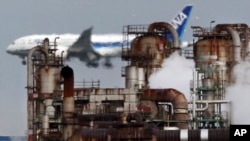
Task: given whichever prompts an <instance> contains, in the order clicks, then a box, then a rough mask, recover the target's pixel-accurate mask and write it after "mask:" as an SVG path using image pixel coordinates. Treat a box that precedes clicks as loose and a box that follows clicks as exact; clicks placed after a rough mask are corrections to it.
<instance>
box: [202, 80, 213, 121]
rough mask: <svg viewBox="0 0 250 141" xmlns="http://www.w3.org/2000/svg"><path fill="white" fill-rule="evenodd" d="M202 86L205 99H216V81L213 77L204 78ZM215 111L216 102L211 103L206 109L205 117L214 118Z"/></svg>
mask: <svg viewBox="0 0 250 141" xmlns="http://www.w3.org/2000/svg"><path fill="white" fill-rule="evenodd" d="M202 87H203V89H204V91H203V93H202V97H203V100H208V101H211V100H215V93H214V89H213V88H215V81H214V79H211V78H204V79H202ZM214 111H215V105H214V104H209V105H208V109H207V110H206V111H205V115H204V116H205V118H212V116H213V114H214Z"/></svg>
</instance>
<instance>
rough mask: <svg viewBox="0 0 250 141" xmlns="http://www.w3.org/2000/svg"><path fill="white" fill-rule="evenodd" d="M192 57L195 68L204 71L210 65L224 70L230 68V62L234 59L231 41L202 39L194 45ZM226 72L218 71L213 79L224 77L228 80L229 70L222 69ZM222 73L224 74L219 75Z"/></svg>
mask: <svg viewBox="0 0 250 141" xmlns="http://www.w3.org/2000/svg"><path fill="white" fill-rule="evenodd" d="M194 58H195V64H196V68H199V69H200V70H201V71H205V70H207V69H208V67H210V66H211V65H214V66H217V68H219V69H221V68H223V69H224V70H229V69H231V67H230V63H231V62H232V61H233V60H234V52H233V42H232V40H226V39H203V40H199V41H197V42H196V43H195V45H194ZM224 72H225V73H226V74H222V73H218V74H217V75H214V76H213V77H214V79H216V80H218V79H221V78H222V77H224V79H225V80H226V81H230V70H229V71H224ZM221 75H224V76H221Z"/></svg>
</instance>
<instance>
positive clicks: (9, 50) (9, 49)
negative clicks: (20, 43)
mask: <svg viewBox="0 0 250 141" xmlns="http://www.w3.org/2000/svg"><path fill="white" fill-rule="evenodd" d="M6 52H7V53H9V54H12V50H11V46H8V47H7V49H6Z"/></svg>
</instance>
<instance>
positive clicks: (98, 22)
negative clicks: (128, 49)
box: [0, 0, 250, 135]
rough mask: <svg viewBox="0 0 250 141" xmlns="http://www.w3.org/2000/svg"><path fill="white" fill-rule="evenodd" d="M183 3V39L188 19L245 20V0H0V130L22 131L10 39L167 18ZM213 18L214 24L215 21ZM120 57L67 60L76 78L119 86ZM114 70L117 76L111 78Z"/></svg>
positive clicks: (18, 75)
mask: <svg viewBox="0 0 250 141" xmlns="http://www.w3.org/2000/svg"><path fill="white" fill-rule="evenodd" d="M185 4H194V9H193V12H192V18H191V19H190V21H189V24H188V26H187V29H186V33H185V36H184V39H187V40H192V30H191V28H190V26H191V25H199V26H207V27H209V24H210V21H212V20H215V21H216V23H246V24H249V23H250V16H249V14H248V13H249V5H250V1H249V0H240V1H236V0H154V1H153V0H71V1H70V0H40V1H39V0H5V1H4V2H3V1H1V2H0V18H1V25H0V46H1V51H0V56H1V59H0V65H1V69H0V89H1V93H0V96H1V98H0V113H1V114H0V116H1V120H0V135H25V132H26V129H27V116H26V115H27V113H26V110H27V106H26V101H27V97H26V89H25V86H26V85H27V79H26V78H27V72H26V66H23V65H22V64H21V59H20V58H18V57H17V56H12V55H9V54H7V53H6V51H5V49H6V47H7V46H8V44H10V43H11V42H12V41H13V40H14V39H16V38H18V37H21V36H24V35H30V34H39V33H41V34H42V33H44V34H45V33H48V34H49V33H58V34H62V33H76V34H78V33H81V32H82V31H83V30H84V29H86V28H88V27H90V26H94V29H93V33H95V34H98V33H121V31H122V27H123V26H124V25H129V24H149V23H151V22H156V21H170V20H171V19H172V18H173V15H175V14H177V11H179V10H180V9H181V8H182V7H183V6H184V5H185ZM216 23H214V24H216ZM120 60H121V59H120V58H119V59H115V60H112V62H113V63H114V65H115V68H114V69H112V70H107V69H103V68H101V69H90V68H86V67H85V64H83V63H81V62H79V61H78V60H76V59H74V60H72V61H71V62H69V63H68V64H69V65H70V66H72V68H73V69H74V71H75V76H76V77H77V78H76V79H78V80H82V79H86V80H98V79H99V80H101V86H102V87H124V81H125V80H124V78H121V77H120V76H121V67H122V66H124V65H125V63H124V62H122V61H120ZM114 76H117V78H114Z"/></svg>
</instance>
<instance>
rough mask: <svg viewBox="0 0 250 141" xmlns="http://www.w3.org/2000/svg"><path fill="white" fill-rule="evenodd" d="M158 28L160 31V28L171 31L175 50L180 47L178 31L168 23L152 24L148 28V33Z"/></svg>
mask: <svg viewBox="0 0 250 141" xmlns="http://www.w3.org/2000/svg"><path fill="white" fill-rule="evenodd" d="M157 28H158V29H159V28H167V29H168V30H169V31H170V33H171V35H172V36H173V47H174V48H178V47H180V45H179V38H178V33H177V31H176V30H175V28H174V27H173V26H172V25H171V24H169V23H166V22H155V23H152V24H150V25H149V27H148V32H154V29H157Z"/></svg>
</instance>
